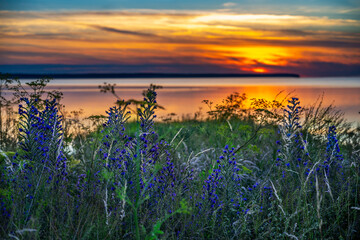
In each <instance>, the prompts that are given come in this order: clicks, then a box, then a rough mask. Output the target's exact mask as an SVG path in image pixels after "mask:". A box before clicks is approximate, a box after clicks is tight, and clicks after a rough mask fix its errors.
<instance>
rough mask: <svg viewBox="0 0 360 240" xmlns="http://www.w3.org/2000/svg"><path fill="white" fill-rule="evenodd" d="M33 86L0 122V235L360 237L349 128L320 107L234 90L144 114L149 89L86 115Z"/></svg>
mask: <svg viewBox="0 0 360 240" xmlns="http://www.w3.org/2000/svg"><path fill="white" fill-rule="evenodd" d="M39 83H41V81H40V82H37V83H36V84H35V85H34V86H33V88H32V90H33V92H31V93H25V92H20V90H19V89H18V93H21V94H18V95H17V96H18V98H15V100H16V101H17V102H16V101H15V100H14V102H16V103H18V104H20V105H19V111H18V116H19V118H17V120H16V119H13V120H11V121H13V122H12V124H13V126H14V128H11V127H10V125H11V124H10V123H9V122H7V123H8V125H9V126H8V127H7V128H3V127H2V129H1V130H2V135H1V137H2V143H1V154H0V155H1V157H0V159H1V182H0V203H1V209H0V211H1V212H0V214H1V218H0V226H1V227H0V238H5V239H358V238H359V235H360V131H359V128H354V127H350V125H349V124H347V123H346V122H345V121H344V120H343V119H342V118H341V114H340V113H339V112H338V111H336V109H334V108H333V107H332V106H330V107H323V106H321V104H319V103H318V104H314V105H313V106H307V107H304V108H303V107H302V106H301V105H300V100H299V99H297V98H289V99H286V100H285V101H282V102H280V101H267V100H264V99H262V100H261V99H258V100H253V103H252V105H251V106H252V108H251V109H244V108H243V104H242V103H243V101H244V100H245V96H246V95H240V94H237V93H234V94H232V95H230V96H228V97H227V98H225V99H224V101H223V102H222V103H221V104H218V105H214V106H213V104H212V103H211V102H210V101H205V103H206V104H207V105H208V106H209V107H211V108H209V109H211V110H209V112H208V115H207V116H206V118H203V119H201V120H199V119H198V118H195V117H194V118H192V119H184V120H183V121H171V120H167V121H155V119H156V116H155V115H156V111H157V108H159V107H160V106H159V105H158V104H157V102H156V89H157V88H156V87H155V86H150V88H149V89H148V90H147V91H144V99H143V100H141V101H134V100H132V102H127V101H121V100H120V99H118V102H117V105H116V106H114V107H113V108H111V109H109V110H108V111H107V114H106V115H105V116H93V117H91V118H90V119H88V120H87V121H85V120H81V119H80V118H78V114H77V113H76V112H75V113H73V114H72V116H69V115H64V114H62V113H61V106H60V105H59V103H58V102H59V101H58V99H59V98H58V97H56V96H59V95H56V94H55V95H54V94H50V95H48V97H44V96H45V95H46V94H45V93H46V92H45V90H44V89H45V86H46V82H42V83H43V85H42V86H40V87H39ZM40 85H41V84H40ZM105 90H106V89H105ZM107 90H109V91H111V90H114V89H111V88H108V89H107ZM41 91H42V92H41ZM54 96H55V97H54ZM160 105H161V103H160ZM4 106H5V105H4V104H3V105H2V107H4ZM131 110H132V111H131ZM130 117H131V118H130ZM7 121H10V120H7ZM5 122H6V121H5V120H4V123H5ZM85 122H86V123H85ZM89 122H90V124H89ZM3 125H4V126H5V124H3Z"/></svg>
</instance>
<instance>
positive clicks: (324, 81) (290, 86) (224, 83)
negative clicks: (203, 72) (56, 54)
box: [49, 77, 360, 123]
mask: <svg viewBox="0 0 360 240" xmlns="http://www.w3.org/2000/svg"><path fill="white" fill-rule="evenodd" d="M104 82H107V83H112V84H113V83H116V86H117V88H116V91H117V94H118V95H120V96H121V97H122V98H124V99H130V98H135V99H141V93H142V90H144V89H146V88H147V87H148V86H149V85H150V83H153V84H157V85H161V86H163V87H164V88H163V89H160V90H158V103H159V104H160V105H162V106H164V107H165V110H159V112H158V115H160V116H165V115H167V114H168V113H176V114H177V117H178V118H180V119H181V117H182V116H186V115H187V116H190V117H191V116H193V114H194V113H195V112H196V111H199V109H200V108H202V112H203V113H204V114H205V113H206V111H207V110H208V108H207V107H206V105H205V104H203V103H202V100H204V99H208V100H211V101H213V102H214V103H219V102H221V100H222V99H224V98H226V96H228V95H229V94H231V93H233V92H235V91H236V92H239V93H246V94H247V96H248V98H249V99H251V98H265V99H268V100H273V99H274V98H275V97H276V96H277V95H278V94H279V92H281V91H282V93H281V94H280V95H279V96H278V99H282V98H283V97H285V96H286V95H287V94H289V93H290V95H291V96H296V97H299V98H300V101H301V104H302V105H303V106H305V105H308V104H312V103H314V102H315V101H316V100H317V99H318V98H319V97H320V96H322V95H324V98H323V103H324V105H325V106H327V105H329V104H334V105H335V106H336V107H337V108H338V109H340V110H342V111H343V112H344V113H345V117H346V118H347V119H348V120H349V121H352V122H359V123H360V114H359V112H360V77H352V78H349V77H346V78H345V77H344V78H339V77H337V78H172V79H169V78H161V79H158V78H152V79H149V78H147V79H54V80H52V81H51V84H50V85H49V87H50V89H58V90H61V91H62V92H63V93H64V99H63V102H62V103H63V104H65V106H66V110H67V111H69V112H70V111H73V110H79V109H83V110H84V116H89V115H93V114H104V113H105V110H106V109H108V108H109V107H110V106H112V105H113V104H114V102H115V101H116V99H115V97H113V96H112V95H111V94H109V93H107V94H104V93H101V92H100V91H99V88H98V86H99V85H102V84H103V83H104ZM248 103H250V101H248ZM175 118H176V117H175Z"/></svg>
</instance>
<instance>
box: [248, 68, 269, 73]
mask: <svg viewBox="0 0 360 240" xmlns="http://www.w3.org/2000/svg"><path fill="white" fill-rule="evenodd" d="M251 70H252V71H253V72H256V73H267V72H268V70H266V69H265V68H253V69H251Z"/></svg>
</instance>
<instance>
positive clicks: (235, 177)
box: [196, 145, 259, 216]
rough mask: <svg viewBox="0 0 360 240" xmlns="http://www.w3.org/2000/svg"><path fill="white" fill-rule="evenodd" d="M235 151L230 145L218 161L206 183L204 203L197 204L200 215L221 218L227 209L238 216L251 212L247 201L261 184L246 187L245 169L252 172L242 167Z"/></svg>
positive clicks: (204, 186)
mask: <svg viewBox="0 0 360 240" xmlns="http://www.w3.org/2000/svg"><path fill="white" fill-rule="evenodd" d="M234 150H235V149H234V148H231V149H230V148H229V146H228V145H226V146H225V148H224V149H223V154H222V155H221V156H220V157H219V158H218V159H217V160H216V163H215V165H214V167H213V169H212V172H211V173H210V175H209V176H208V177H207V178H206V180H205V181H204V184H203V192H202V196H201V198H202V201H200V202H198V203H197V204H196V206H197V207H198V210H199V212H200V213H201V212H202V213H204V212H205V213H206V214H209V215H213V213H214V212H216V215H217V216H220V215H221V214H222V211H223V210H224V209H225V208H226V209H231V210H232V212H235V213H236V214H240V213H241V212H244V213H247V212H248V211H249V210H248V209H247V208H246V205H247V201H248V200H249V196H250V195H251V192H252V191H253V190H254V189H256V188H257V187H258V185H259V184H258V183H255V184H252V185H251V186H249V187H247V188H246V187H244V186H246V185H245V183H244V181H243V180H244V178H245V175H246V172H244V169H246V170H248V171H250V170H249V169H247V168H245V167H243V166H240V164H239V163H238V162H237V158H236V154H235V153H234ZM206 211H207V212H206Z"/></svg>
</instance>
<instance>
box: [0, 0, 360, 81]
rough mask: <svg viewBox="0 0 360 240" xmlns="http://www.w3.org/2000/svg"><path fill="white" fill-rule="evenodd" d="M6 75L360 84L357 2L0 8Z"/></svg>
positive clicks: (87, 1)
mask: <svg viewBox="0 0 360 240" xmlns="http://www.w3.org/2000/svg"><path fill="white" fill-rule="evenodd" d="M0 10H1V11H0V72H12V73H14V72H16V73H20V72H21V73H138V72H157V73H159V72H160V73H298V74H300V75H301V76H305V77H306V76H359V75H360V1H358V0H333V1H331V0H327V1H325V0H302V1H292V3H289V2H288V1H286V0H277V1H276V0H273V1H265V0H241V1H235V0H234V1H231V2H229V1H221V0H199V1H194V0H182V1H174V0H152V1H145V0H136V1H134V0H133V1H130V0H102V1H98V0H82V1H75V0H61V1H60V0H13V1H5V0H0Z"/></svg>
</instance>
